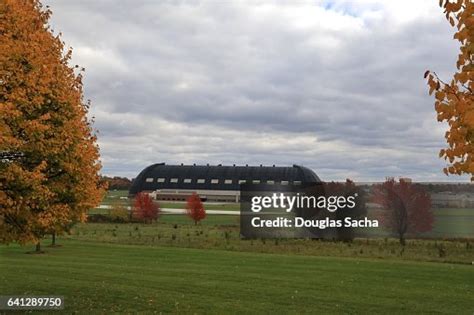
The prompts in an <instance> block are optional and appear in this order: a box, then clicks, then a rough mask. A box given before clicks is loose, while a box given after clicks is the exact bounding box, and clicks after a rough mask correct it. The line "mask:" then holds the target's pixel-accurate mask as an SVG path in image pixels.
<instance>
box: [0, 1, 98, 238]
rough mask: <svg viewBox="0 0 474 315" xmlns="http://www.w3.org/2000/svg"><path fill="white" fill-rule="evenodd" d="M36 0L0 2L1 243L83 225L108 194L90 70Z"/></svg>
mask: <svg viewBox="0 0 474 315" xmlns="http://www.w3.org/2000/svg"><path fill="white" fill-rule="evenodd" d="M50 15H51V11H50V10H49V9H48V8H44V7H43V6H42V5H41V3H40V2H39V1H38V0H2V1H1V2H0V242H4V243H8V242H11V241H19V242H21V243H25V242H38V241H39V240H40V239H41V237H42V236H43V235H45V234H46V233H61V232H62V231H64V230H65V229H66V227H67V225H69V224H70V223H71V222H74V221H82V220H84V219H85V218H86V211H87V210H88V209H90V208H91V207H94V206H96V205H97V204H98V203H99V202H100V200H101V198H102V196H103V192H104V184H103V183H102V182H101V181H100V178H99V171H100V169H101V164H100V162H99V148H98V146H97V144H96V140H97V138H96V135H95V132H94V130H93V128H92V126H91V121H90V120H89V119H88V118H87V113H88V110H89V106H90V104H89V102H86V101H85V100H84V99H83V84H82V73H83V70H84V69H80V68H79V67H78V66H70V65H69V62H70V60H71V56H72V48H69V49H65V44H64V42H63V41H62V40H61V37H60V34H58V35H55V34H54V33H53V31H52V30H51V29H50V27H49V25H48V20H49V18H50Z"/></svg>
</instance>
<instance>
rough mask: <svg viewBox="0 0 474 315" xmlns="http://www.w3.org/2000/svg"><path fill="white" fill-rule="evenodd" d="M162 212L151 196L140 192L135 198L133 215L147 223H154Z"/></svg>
mask: <svg viewBox="0 0 474 315" xmlns="http://www.w3.org/2000/svg"><path fill="white" fill-rule="evenodd" d="M160 212H161V209H160V205H159V204H158V203H156V202H153V199H152V198H151V197H150V195H149V194H147V193H143V192H140V193H138V194H137V195H136V196H135V203H134V205H133V215H134V216H135V217H136V218H137V219H139V220H142V221H143V222H145V223H152V222H153V221H156V220H157V219H158V216H159V214H160Z"/></svg>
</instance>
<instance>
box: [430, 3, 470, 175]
mask: <svg viewBox="0 0 474 315" xmlns="http://www.w3.org/2000/svg"><path fill="white" fill-rule="evenodd" d="M440 5H441V7H442V8H444V13H445V14H446V19H447V20H448V21H449V23H450V24H451V26H453V27H456V32H455V34H454V39H456V40H458V41H459V43H460V53H459V55H458V60H457V63H456V67H457V71H456V72H455V73H454V75H453V78H452V79H451V80H450V81H448V82H444V81H442V80H441V79H440V78H439V77H438V75H437V74H436V72H431V71H426V72H425V78H427V80H428V85H429V87H430V90H429V93H430V94H432V93H433V92H434V93H435V94H434V95H435V98H436V100H435V109H436V112H437V113H438V121H440V122H441V121H446V122H447V123H448V125H449V128H448V131H447V132H446V134H445V137H446V141H447V148H445V149H442V150H441V151H440V153H439V155H440V157H442V158H444V159H445V160H446V161H447V162H448V165H447V166H446V167H445V168H444V172H445V174H446V175H448V174H457V175H461V174H470V175H471V180H474V96H473V90H474V64H473V56H474V2H473V1H472V0H456V1H454V2H453V1H450V0H441V1H440Z"/></svg>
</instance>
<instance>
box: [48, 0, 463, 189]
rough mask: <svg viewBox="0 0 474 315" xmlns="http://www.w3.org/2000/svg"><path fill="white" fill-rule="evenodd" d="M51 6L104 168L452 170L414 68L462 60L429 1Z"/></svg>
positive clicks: (364, 173) (358, 173) (371, 176)
mask: <svg viewBox="0 0 474 315" xmlns="http://www.w3.org/2000/svg"><path fill="white" fill-rule="evenodd" d="M47 2H48V3H49V4H50V6H51V8H52V10H53V13H54V14H53V19H52V24H53V28H54V29H56V30H57V31H59V30H61V31H62V32H63V34H64V35H63V39H64V40H65V41H66V43H67V44H68V45H71V46H72V47H74V62H75V63H78V64H80V65H81V66H85V67H86V69H87V71H86V78H85V91H86V96H87V98H90V99H91V100H92V103H93V109H92V112H91V114H93V115H94V116H95V117H96V125H95V126H96V127H97V128H98V129H99V130H100V134H99V142H100V146H101V152H102V159H103V166H104V169H103V170H104V173H106V174H112V175H127V176H132V177H133V176H135V175H136V174H137V173H138V171H140V169H141V168H143V167H144V166H146V165H148V164H150V163H154V162H158V161H166V162H168V163H181V162H183V163H214V164H217V163H223V164H233V163H237V164H246V163H248V164H261V163H263V164H270V165H271V164H279V165H288V164H292V163H300V164H304V165H306V166H309V167H311V168H313V169H314V170H315V171H316V172H317V173H318V174H320V175H321V177H322V178H323V179H345V178H346V177H352V178H353V179H355V180H382V179H383V178H384V177H385V176H410V177H413V178H415V179H418V180H447V179H449V178H446V177H445V176H444V175H443V174H442V172H441V168H442V167H443V161H440V160H439V159H438V157H437V156H438V150H439V149H440V148H442V147H443V146H444V141H443V134H444V131H443V128H444V127H443V125H442V124H438V123H437V122H436V117H435V113H434V110H433V99H432V98H431V97H430V96H428V95H427V88H426V84H425V82H424V80H423V77H422V76H423V73H424V71H425V70H426V69H428V68H430V69H435V70H436V71H437V72H438V73H440V74H441V75H442V76H445V77H449V75H450V73H452V71H453V66H454V64H455V60H456V55H457V45H456V43H455V42H454V41H453V40H452V30H451V29H450V27H449V25H448V23H447V22H446V21H445V20H444V17H443V15H442V12H441V10H440V9H439V8H438V7H437V6H436V4H435V3H429V2H428V1H422V0H420V1H410V4H411V5H412V6H414V8H415V9H414V10H412V11H410V12H406V10H404V7H403V6H404V5H405V4H406V3H404V2H403V1H400V2H398V1H397V2H391V3H387V2H386V1H375V0H373V1H372V0H367V1H365V0H364V1H358V2H353V1H345V0H341V1H319V2H317V3H316V4H310V3H308V2H303V1H301V2H297V4H294V3H285V2H269V1H262V2H259V3H258V4H252V5H251V4H250V3H249V2H231V1H229V2H215V1H202V2H197V1H192V2H154V1H120V2H116V1H110V0H107V1H106V0H101V1H92V0H90V1H80V2H79V1H75V2H72V1H59V2H56V1H47ZM452 179H454V180H460V179H461V178H452Z"/></svg>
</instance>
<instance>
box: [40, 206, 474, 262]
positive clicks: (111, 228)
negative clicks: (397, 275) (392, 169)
mask: <svg viewBox="0 0 474 315" xmlns="http://www.w3.org/2000/svg"><path fill="white" fill-rule="evenodd" d="M64 238H68V239H73V240H81V241H98V242H103V243H115V244H129V245H147V246H170V247H186V248H199V249H219V250H229V251H241V252H258V253H274V254H278V253H281V254H296V255H312V256H333V257H336V256H338V257H364V258H380V259H398V260H401V259H403V260H417V261H437V262H448V263H461V264H469V265H470V264H472V262H474V240H472V239H457V240H423V239H416V240H408V241H407V244H406V246H404V247H403V246H401V245H400V243H399V241H398V239H394V238H357V239H355V240H354V241H353V242H350V243H344V242H333V241H323V240H311V239H253V240H252V239H242V238H241V237H240V229H239V221H238V217H236V216H229V215H210V216H208V217H207V218H206V219H205V220H203V221H202V222H201V223H200V224H199V225H197V226H195V225H194V222H193V221H192V220H190V219H189V218H188V217H187V216H186V215H179V214H172V215H162V216H161V217H160V219H159V221H158V222H157V223H153V224H140V223H124V224H115V223H83V224H77V225H76V226H74V228H73V229H72V230H71V234H70V235H65V236H62V237H60V239H59V240H60V241H61V240H62V239H64ZM43 243H44V244H47V243H49V240H45V241H44V242H43Z"/></svg>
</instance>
